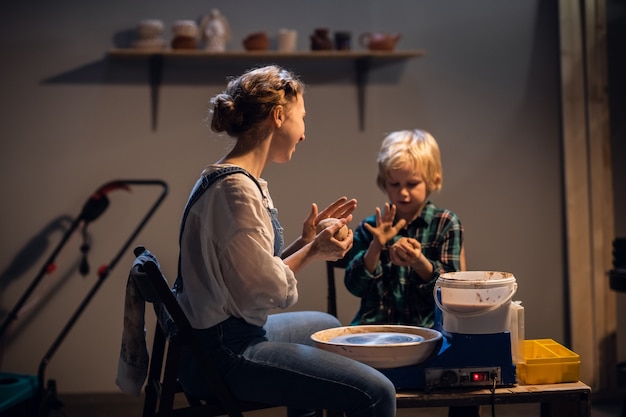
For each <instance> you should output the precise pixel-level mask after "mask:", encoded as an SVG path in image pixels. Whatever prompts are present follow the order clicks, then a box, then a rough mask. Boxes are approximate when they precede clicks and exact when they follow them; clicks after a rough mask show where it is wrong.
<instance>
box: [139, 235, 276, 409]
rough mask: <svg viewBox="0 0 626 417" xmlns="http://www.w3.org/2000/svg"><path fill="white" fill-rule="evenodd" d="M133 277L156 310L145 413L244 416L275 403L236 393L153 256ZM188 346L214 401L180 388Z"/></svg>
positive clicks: (143, 262) (142, 251) (145, 298)
mask: <svg viewBox="0 0 626 417" xmlns="http://www.w3.org/2000/svg"><path fill="white" fill-rule="evenodd" d="M144 251H145V248H144V247H142V246H139V247H137V248H135V251H134V253H135V256H137V257H139V256H140V255H141V254H142V253H144ZM131 276H132V279H133V280H134V281H135V284H136V285H137V287H138V288H139V291H140V292H141V295H142V297H143V299H144V300H145V301H146V302H149V303H152V304H154V307H155V312H156V315H157V324H156V330H155V334H154V342H153V346H152V354H151V355H150V367H149V370H148V378H147V382H146V386H145V395H146V396H145V402H144V409H143V417H169V416H172V417H175V416H204V417H213V416H226V415H227V416H228V417H243V416H242V413H243V412H246V411H252V410H261V409H266V408H273V407H276V406H275V405H270V404H262V403H251V402H244V401H239V400H237V399H236V398H235V397H234V396H233V394H232V393H231V392H230V390H229V388H228V386H227V385H226V383H225V381H224V380H223V378H222V376H221V375H220V374H219V373H218V372H217V369H216V368H215V365H214V364H213V363H212V362H211V360H210V358H209V356H208V355H206V354H204V351H203V349H202V347H201V345H200V343H199V341H198V340H197V338H196V337H195V334H194V332H193V330H192V327H191V324H190V323H189V320H188V319H187V317H186V316H185V313H184V312H183V310H182V309H181V307H180V305H179V304H178V302H177V300H176V297H175V296H174V294H173V293H172V290H171V289H170V286H169V284H168V283H167V280H166V278H165V277H164V276H163V274H162V272H161V270H160V269H159V267H158V265H157V264H156V263H155V262H153V261H151V260H148V261H143V260H142V261H141V262H137V263H136V264H135V265H134V266H133V269H132V270H131ZM184 346H191V348H192V352H193V355H194V356H195V357H196V359H197V360H198V363H199V364H200V366H201V368H202V370H203V371H204V373H205V375H206V377H207V379H208V380H209V381H210V383H209V386H211V387H212V393H213V394H214V395H213V396H214V397H216V398H217V401H216V402H215V403H213V402H211V403H207V402H204V401H200V400H197V399H194V398H191V397H189V396H188V395H186V394H185V393H184V392H183V391H182V389H181V386H180V384H179V383H178V377H177V373H178V365H179V363H180V358H181V350H182V348H183V347H184ZM164 365H165V367H163V366H164ZM177 394H184V395H185V397H186V399H187V406H186V407H178V408H175V405H174V399H175V398H176V396H177Z"/></svg>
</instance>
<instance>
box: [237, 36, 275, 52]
mask: <svg viewBox="0 0 626 417" xmlns="http://www.w3.org/2000/svg"><path fill="white" fill-rule="evenodd" d="M243 47H244V48H246V50H248V51H265V50H267V49H269V47H270V38H269V36H267V33H265V32H255V33H251V34H249V35H248V36H246V38H245V39H244V40H243Z"/></svg>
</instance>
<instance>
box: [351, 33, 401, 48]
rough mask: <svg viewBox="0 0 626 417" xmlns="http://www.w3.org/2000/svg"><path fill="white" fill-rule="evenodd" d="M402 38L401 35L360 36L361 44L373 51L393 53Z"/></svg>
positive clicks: (373, 34)
mask: <svg viewBox="0 0 626 417" xmlns="http://www.w3.org/2000/svg"><path fill="white" fill-rule="evenodd" d="M401 36H402V35H400V34H399V33H372V32H365V33H362V34H361V35H360V36H359V44H360V45H361V46H362V47H364V48H367V49H369V50H371V51H393V50H394V49H395V47H396V44H397V43H398V41H399V40H400V37H401Z"/></svg>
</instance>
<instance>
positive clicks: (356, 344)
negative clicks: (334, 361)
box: [311, 325, 442, 369]
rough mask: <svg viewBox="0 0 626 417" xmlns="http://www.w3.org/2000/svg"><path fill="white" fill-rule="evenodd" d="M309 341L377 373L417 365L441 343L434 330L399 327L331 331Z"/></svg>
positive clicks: (440, 336)
mask: <svg viewBox="0 0 626 417" xmlns="http://www.w3.org/2000/svg"><path fill="white" fill-rule="evenodd" d="M311 338H312V339H313V341H314V342H315V344H316V345H317V347H319V348H320V349H324V350H327V351H329V352H334V353H337V354H339V355H343V356H347V357H349V358H352V359H355V360H357V361H359V362H363V363H365V364H367V365H370V366H372V367H373V368H377V369H390V368H399V367H402V366H410V365H418V364H420V363H422V362H424V361H425V360H426V359H428V358H429V357H430V356H431V355H432V354H434V353H436V351H437V350H438V349H439V347H440V346H441V342H442V335H441V333H440V332H438V331H437V330H433V329H428V328H425V327H417V326H400V325H364V326H345V327H335V328H332V329H327V330H321V331H319V332H317V333H314V334H313V335H311Z"/></svg>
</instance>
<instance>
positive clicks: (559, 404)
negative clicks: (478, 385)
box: [396, 381, 591, 417]
mask: <svg viewBox="0 0 626 417" xmlns="http://www.w3.org/2000/svg"><path fill="white" fill-rule="evenodd" d="M396 398H397V404H398V408H421V407H450V406H462V405H483V406H485V405H489V406H490V405H492V404H495V405H499V404H521V403H539V404H541V416H542V417H557V416H559V417H560V416H563V417H565V416H567V417H575V416H578V417H590V416H591V388H590V387H589V386H587V385H586V384H584V383H582V382H580V381H579V382H569V383H562V384H543V385H522V384H518V385H515V386H513V387H503V388H496V389H495V392H494V393H492V391H491V389H478V390H477V389H460V388H459V389H454V390H449V391H441V390H440V391H431V392H429V393H425V392H423V391H398V393H397V395H396ZM483 415H485V416H488V415H491V414H490V413H485V411H483Z"/></svg>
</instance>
